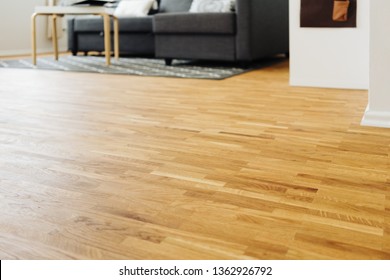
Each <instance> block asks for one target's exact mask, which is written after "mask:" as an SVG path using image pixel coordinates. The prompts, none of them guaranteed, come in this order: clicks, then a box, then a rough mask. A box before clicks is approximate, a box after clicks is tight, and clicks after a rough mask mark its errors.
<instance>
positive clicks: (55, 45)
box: [51, 15, 58, 60]
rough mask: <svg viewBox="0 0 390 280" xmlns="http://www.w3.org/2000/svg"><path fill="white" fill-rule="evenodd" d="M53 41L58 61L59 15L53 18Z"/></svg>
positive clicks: (55, 56)
mask: <svg viewBox="0 0 390 280" xmlns="http://www.w3.org/2000/svg"><path fill="white" fill-rule="evenodd" d="M51 37H52V38H51V39H52V41H53V48H54V58H55V60H58V39H57V15H53V16H52V30H51Z"/></svg>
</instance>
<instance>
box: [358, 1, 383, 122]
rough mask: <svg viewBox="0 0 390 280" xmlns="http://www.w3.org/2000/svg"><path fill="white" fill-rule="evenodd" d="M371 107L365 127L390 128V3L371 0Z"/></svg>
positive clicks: (365, 118) (366, 114)
mask: <svg viewBox="0 0 390 280" xmlns="http://www.w3.org/2000/svg"><path fill="white" fill-rule="evenodd" d="M370 9H371V11H370V13H371V16H370V18H371V19H370V90H369V104H368V107H367V110H366V113H365V115H364V118H363V121H362V124H363V125H370V126H379V127H390V35H389V34H390V32H389V29H390V28H389V26H390V17H389V15H390V1H389V0H371V7H370Z"/></svg>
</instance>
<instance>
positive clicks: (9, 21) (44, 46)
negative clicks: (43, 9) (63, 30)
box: [0, 0, 66, 56]
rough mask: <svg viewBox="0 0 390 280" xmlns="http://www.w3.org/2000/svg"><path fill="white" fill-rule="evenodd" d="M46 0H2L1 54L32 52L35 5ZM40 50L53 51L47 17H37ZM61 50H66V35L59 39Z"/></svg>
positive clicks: (0, 19) (0, 1)
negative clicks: (32, 25) (48, 32)
mask: <svg viewBox="0 0 390 280" xmlns="http://www.w3.org/2000/svg"><path fill="white" fill-rule="evenodd" d="M45 4H46V0H0V7H1V8H0V38H1V40H0V56H2V55H19V54H29V53H30V52H31V15H32V14H33V12H34V7H35V6H40V5H45ZM37 48H38V52H48V51H52V44H51V40H50V39H48V38H47V19H46V17H42V16H39V17H38V18H37ZM59 48H60V50H66V38H65V36H64V37H63V38H61V39H60V40H59Z"/></svg>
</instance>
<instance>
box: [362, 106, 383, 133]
mask: <svg viewBox="0 0 390 280" xmlns="http://www.w3.org/2000/svg"><path fill="white" fill-rule="evenodd" d="M361 125H364V126H375V127H386V128H390V112H381V111H372V110H370V109H369V106H367V109H366V112H365V113H364V117H363V119H362V122H361Z"/></svg>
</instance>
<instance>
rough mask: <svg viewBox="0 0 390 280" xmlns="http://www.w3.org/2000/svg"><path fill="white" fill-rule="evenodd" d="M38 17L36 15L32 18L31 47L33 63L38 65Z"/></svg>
mask: <svg viewBox="0 0 390 280" xmlns="http://www.w3.org/2000/svg"><path fill="white" fill-rule="evenodd" d="M36 17H37V14H36V13H34V14H33V15H32V16H31V47H32V63H33V64H34V65H37V38H36V37H37V32H36V20H35V19H36Z"/></svg>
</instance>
